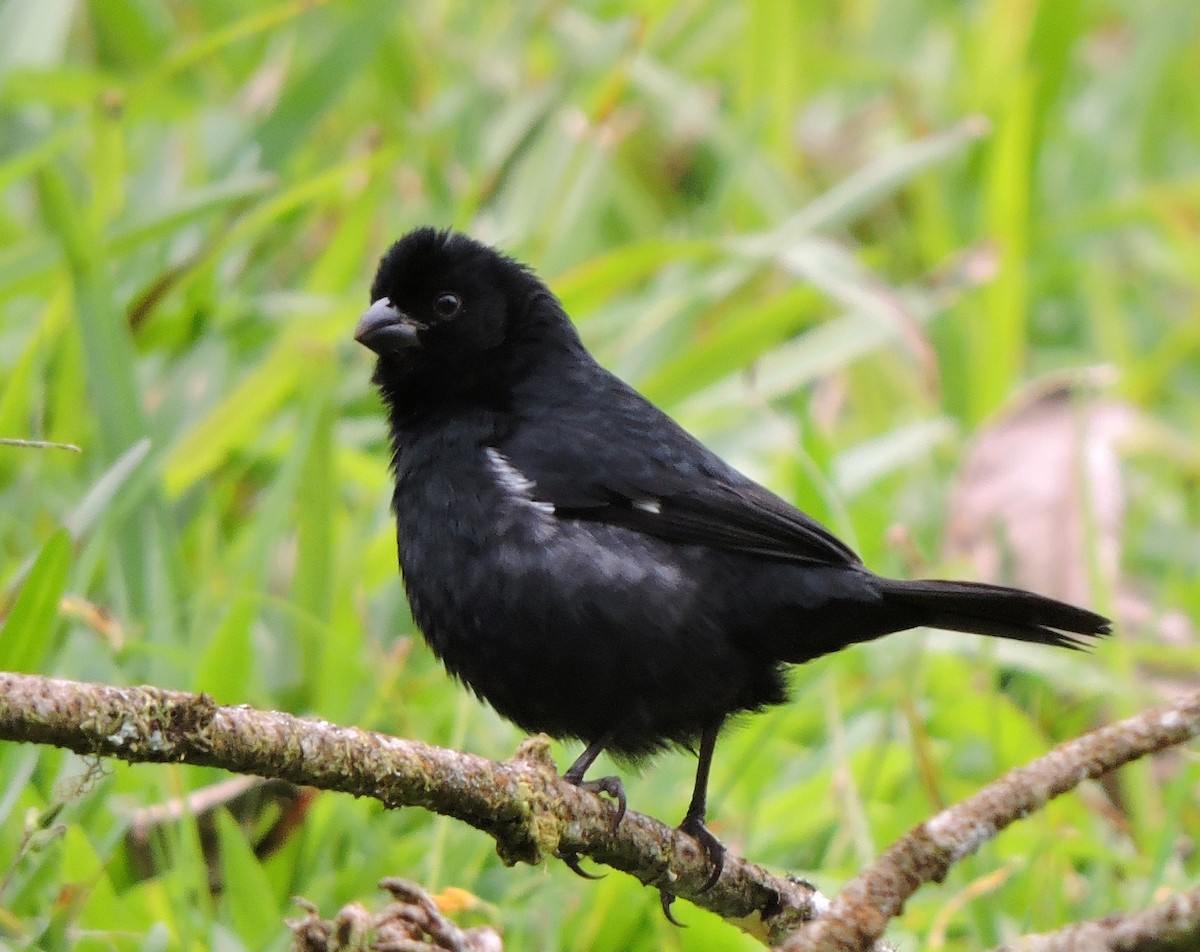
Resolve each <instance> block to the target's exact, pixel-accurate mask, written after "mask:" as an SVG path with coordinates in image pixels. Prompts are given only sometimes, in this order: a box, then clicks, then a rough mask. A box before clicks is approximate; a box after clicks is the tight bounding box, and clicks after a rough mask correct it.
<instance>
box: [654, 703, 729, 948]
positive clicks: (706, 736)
mask: <svg viewBox="0 0 1200 952" xmlns="http://www.w3.org/2000/svg"><path fill="white" fill-rule="evenodd" d="M720 730H721V725H720V724H717V725H716V726H714V727H706V728H705V729H704V732H703V733H702V734H701V735H700V751H699V753H698V756H697V760H698V763H697V764H696V785H695V787H693V789H692V802H691V803H690V804H688V810H687V815H686V816H684V818H683V822H682V823H680V824H679V829H680V831H681V832H683V833H686V834H688V835H689V836H691V837H694V838H695V839H696V840H698V841H699V842H700V848H701V849H703V850H704V855H705V856H707V857H708V861H709V862H710V863H712V872H710V873H709V874H708V879H706V880H705V881H704V885H703V886H701V887H700V892H704V891H706V890H708V889H712V887H713V886H715V885H716V883H717V880H718V879H720V878H721V870H722V869H724V868H725V847H724V846H722V845H721V841H720V840H718V839H717V838H716V837H715V836H713V835H712V833H710V832H709V830H708V827H707V826H705V825H704V820H705V815H706V814H707V812H708V773H709V769H710V768H711V767H712V758H713V750H714V749H715V748H716V746H717V734H718V733H719V732H720ZM659 899H660V900H661V901H662V908H663V915H665V916H666V917H667V920H668V921H669V922H671V923H672V924H673V925H681V923H680V922H679V921H677V920H676V918H675V917H674V916H673V915H671V903H672V902H674V901H675V897H674V895H672V894H671V893H669V892H666V891H665V890H659Z"/></svg>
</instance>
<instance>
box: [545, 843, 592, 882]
mask: <svg viewBox="0 0 1200 952" xmlns="http://www.w3.org/2000/svg"><path fill="white" fill-rule="evenodd" d="M554 855H555V857H556V858H558V859H561V860H562V861H563V862H564V863H566V865H567V869H569V870H570V871H571V872H573V873H574V874H575V875H576V876H579V877H581V878H583V879H592V880H596V879H603V878H604V874H603V873H600V874H596V873H589V872H588V871H587V870H586V869H584V868H583V867H582V866H580V865H579V854H578V853H576V852H575V851H574V850H555V851H554Z"/></svg>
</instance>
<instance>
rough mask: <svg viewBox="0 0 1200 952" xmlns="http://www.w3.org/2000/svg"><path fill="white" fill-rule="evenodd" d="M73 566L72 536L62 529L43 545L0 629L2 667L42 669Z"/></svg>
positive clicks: (15, 669)
mask: <svg viewBox="0 0 1200 952" xmlns="http://www.w3.org/2000/svg"><path fill="white" fill-rule="evenodd" d="M70 567H71V536H70V534H69V533H68V532H67V530H66V529H59V530H58V531H57V532H55V533H54V535H52V536H51V537H50V539H49V540H48V541H47V542H46V544H45V546H44V547H43V548H42V551H41V554H40V555H38V557H37V560H36V561H35V562H34V563H33V568H32V569H30V571H29V575H28V576H27V577H26V579H25V584H24V585H22V586H21V592H20V594H19V595H18V596H17V601H16V603H15V604H14V605H13V608H12V611H11V612H10V613H9V615H8V619H7V620H6V621H5V623H4V628H3V630H0V670H3V671H15V672H18V673H21V672H24V673H30V674H32V673H34V672H37V671H40V670H41V668H42V665H43V663H44V662H45V660H46V657H47V655H49V653H50V649H51V648H52V647H53V645H54V639H53V637H52V636H53V634H54V624H55V621H56V620H57V618H58V603H59V601H60V600H61V599H62V594H63V592H64V591H65V590H66V587H67V572H68V570H69V569H70Z"/></svg>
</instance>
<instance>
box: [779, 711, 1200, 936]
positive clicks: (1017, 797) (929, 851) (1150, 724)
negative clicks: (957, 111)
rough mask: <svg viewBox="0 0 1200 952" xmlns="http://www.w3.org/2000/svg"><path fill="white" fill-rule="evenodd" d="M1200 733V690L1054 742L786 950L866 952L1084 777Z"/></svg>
mask: <svg viewBox="0 0 1200 952" xmlns="http://www.w3.org/2000/svg"><path fill="white" fill-rule="evenodd" d="M1197 734H1200V693H1196V694H1192V695H1190V696H1188V697H1185V698H1183V699H1181V700H1180V701H1177V702H1176V703H1174V704H1171V705H1168V706H1165V707H1159V708H1153V709H1151V710H1148V711H1143V712H1141V713H1140V714H1136V715H1134V716H1133V717H1130V718H1127V719H1126V720H1123V721H1119V722H1117V723H1115V724H1109V725H1108V726H1106V727H1101V728H1099V729H1098V730H1094V731H1092V732H1091V733H1088V734H1084V735H1083V736H1082V737H1077V738H1075V739H1074V740H1070V741H1068V742H1066V743H1065V744H1062V745H1060V746H1059V747H1056V748H1055V749H1054V750H1052V751H1051V752H1050V753H1048V754H1046V755H1045V756H1043V757H1040V758H1038V759H1037V760H1035V761H1033V763H1031V764H1029V765H1028V766H1025V767H1020V768H1018V769H1016V770H1012V771H1010V772H1009V773H1007V774H1005V775H1004V776H1003V777H1001V778H1000V779H999V780H997V781H995V782H994V783H991V784H989V785H988V786H987V787H984V788H983V790H981V791H980V792H979V793H977V794H976V795H975V796H973V797H971V798H970V799H968V800H964V801H963V802H962V803H958V804H956V805H954V806H952V807H950V808H949V809H947V810H943V811H942V812H940V813H938V814H937V815H936V816H934V817H933V818H932V819H930V820H927V821H926V822H924V823H922V824H920V825H919V826H917V827H915V828H914V829H913V830H912V831H910V832H909V833H908V835H906V836H905V837H904V838H903V839H901V840H899V841H898V842H896V843H895V844H893V845H892V846H891V847H889V848H888V849H887V850H886V851H885V852H884V853H883V855H882V856H880V857H879V859H878V860H876V861H875V863H874V864H873V865H872V866H870V867H869V868H867V869H866V870H865V871H864V872H862V873H861V874H860V875H859V876H858V877H857V878H856V879H854V880H853V881H852V882H851V883H850V884H849V885H848V886H846V888H845V889H844V890H843V891H842V892H841V893H840V894H839V895H838V897H837V898H836V899H835V900H834V901H833V903H832V904H831V905H830V907H829V910H828V911H827V912H825V913H823V914H822V915H821V916H820V917H819V918H817V919H815V920H814V921H812V922H809V923H806V924H805V925H803V926H801V928H800V930H799V931H798V932H797V933H796V935H794V936H793V937H792V938H791V939H789V940H788V941H787V942H786V943H784V944H783V945H782V946H781V950H786V952H801V950H803V952H833V950H836V952H862V950H864V949H868V948H870V947H871V944H872V943H873V942H875V940H876V939H878V938H879V936H881V935H882V934H883V930H884V928H885V927H886V926H887V923H888V921H889V920H891V919H892V918H893V917H894V916H896V915H898V914H899V913H900V912H901V911H902V910H903V908H904V903H905V902H906V901H907V900H908V898H909V897H910V896H911V895H912V894H913V893H914V892H916V890H917V888H918V887H919V886H921V885H922V884H923V883H927V882H941V881H942V879H943V878H944V877H945V875H946V873H947V871H949V869H950V867H951V866H952V865H953V864H954V863H956V862H957V861H958V860H960V859H962V858H963V857H964V856H968V855H969V854H971V853H973V852H975V851H976V850H977V849H979V847H980V846H982V845H983V844H984V843H985V842H987V841H988V840H989V839H991V838H992V837H993V836H995V835H996V834H997V833H998V832H999V831H1000V830H1002V829H1004V828H1005V827H1006V826H1008V825H1009V824H1010V823H1013V822H1014V821H1016V820H1019V819H1021V818H1022V817H1025V816H1028V815H1029V814H1030V813H1032V812H1033V811H1034V810H1037V809H1039V808H1040V807H1042V806H1044V805H1045V804H1046V802H1047V801H1049V800H1051V799H1053V798H1054V797H1057V796H1058V795H1059V794H1062V793H1066V792H1067V791H1068V790H1070V789H1072V788H1073V787H1075V786H1077V785H1079V784H1080V783H1082V782H1083V781H1084V780H1088V779H1094V778H1096V777H1099V776H1101V775H1102V774H1105V773H1108V772H1109V771H1110V770H1113V769H1115V768H1117V767H1120V766H1121V765H1122V764H1126V763H1129V762H1130V761H1131V760H1136V759H1138V758H1139V757H1144V756H1145V755H1146V754H1150V753H1154V752H1155V751H1159V750H1163V749H1165V748H1167V747H1171V746H1173V745H1175V744H1181V743H1184V742H1185V741H1188V740H1190V739H1192V738H1193V737H1195V736H1196V735H1197ZM1194 902H1195V900H1193V904H1194ZM1168 905H1170V904H1168ZM1018 948H1023V947H1020V946H1018ZM1031 948H1038V949H1039V950H1040V949H1041V947H1039V946H1034V947H1031ZM1046 948H1051V949H1052V948H1057V947H1056V946H1047V947H1046ZM1063 948H1068V947H1065V946H1064V947H1063ZM1078 948H1080V949H1082V948H1085V946H1078ZM1088 948H1091V947H1088ZM1098 948H1101V949H1104V948H1108V947H1107V946H1099V947H1098ZM1113 948H1118V946H1113ZM1119 948H1125V947H1124V946H1120V947H1119ZM1130 948H1137V947H1133V946H1131V947H1130ZM1147 948H1149V947H1147ZM1167 948H1174V947H1173V946H1168V947H1167Z"/></svg>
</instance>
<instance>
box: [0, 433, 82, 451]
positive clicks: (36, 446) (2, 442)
mask: <svg viewBox="0 0 1200 952" xmlns="http://www.w3.org/2000/svg"><path fill="white" fill-rule="evenodd" d="M0 446H20V447H23V448H25V449H30V450H70V451H71V452H72V453H82V452H83V449H82V448H81V447H78V446H76V445H75V444H74V443H55V442H53V441H52V440H18V439H13V438H12V437H7V436H3V437H0Z"/></svg>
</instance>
